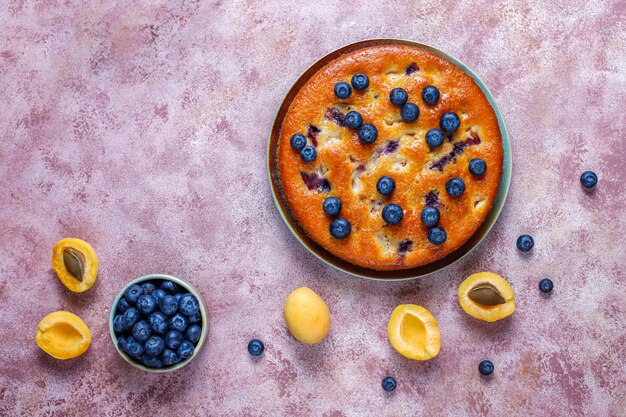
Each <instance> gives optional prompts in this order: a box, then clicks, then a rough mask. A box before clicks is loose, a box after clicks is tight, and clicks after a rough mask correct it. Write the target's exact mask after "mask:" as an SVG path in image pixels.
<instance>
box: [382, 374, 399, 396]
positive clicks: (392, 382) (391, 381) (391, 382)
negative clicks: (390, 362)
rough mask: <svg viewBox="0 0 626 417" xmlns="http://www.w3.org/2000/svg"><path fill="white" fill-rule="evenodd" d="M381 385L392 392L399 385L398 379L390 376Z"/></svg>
mask: <svg viewBox="0 0 626 417" xmlns="http://www.w3.org/2000/svg"><path fill="white" fill-rule="evenodd" d="M380 385H381V386H382V387H383V389H384V390H385V391H387V392H391V391H393V390H395V389H396V386H398V383H397V382H396V379H395V378H394V377H391V376H388V377H385V378H384V379H383V380H382V382H381V384H380Z"/></svg>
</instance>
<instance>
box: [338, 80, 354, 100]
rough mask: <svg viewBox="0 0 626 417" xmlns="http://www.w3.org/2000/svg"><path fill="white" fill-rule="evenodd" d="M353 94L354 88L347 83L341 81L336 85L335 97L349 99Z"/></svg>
mask: <svg viewBox="0 0 626 417" xmlns="http://www.w3.org/2000/svg"><path fill="white" fill-rule="evenodd" d="M350 94H352V87H350V84H348V83H347V82H345V81H339V82H338V83H337V84H335V95H336V96H337V97H339V98H342V99H343V98H348V97H350Z"/></svg>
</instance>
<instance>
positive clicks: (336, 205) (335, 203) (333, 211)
mask: <svg viewBox="0 0 626 417" xmlns="http://www.w3.org/2000/svg"><path fill="white" fill-rule="evenodd" d="M322 208H323V209H324V213H326V214H328V215H329V216H336V215H338V214H339V212H340V211H341V200H340V199H338V198H337V197H328V198H326V199H325V200H324V203H323V204H322Z"/></svg>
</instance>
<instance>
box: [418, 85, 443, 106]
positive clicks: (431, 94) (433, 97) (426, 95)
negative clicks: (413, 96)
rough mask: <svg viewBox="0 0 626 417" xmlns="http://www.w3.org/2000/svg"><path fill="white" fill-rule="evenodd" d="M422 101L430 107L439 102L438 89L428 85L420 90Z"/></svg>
mask: <svg viewBox="0 0 626 417" xmlns="http://www.w3.org/2000/svg"><path fill="white" fill-rule="evenodd" d="M422 99H423V100H424V103H426V104H428V105H429V106H432V105H433V104H437V102H438V101H439V89H438V88H437V87H435V86H434V85H428V86H426V87H424V89H423V90H422Z"/></svg>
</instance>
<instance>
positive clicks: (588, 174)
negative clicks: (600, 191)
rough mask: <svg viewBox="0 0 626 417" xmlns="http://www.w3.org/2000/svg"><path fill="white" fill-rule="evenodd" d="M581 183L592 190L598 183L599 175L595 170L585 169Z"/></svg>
mask: <svg viewBox="0 0 626 417" xmlns="http://www.w3.org/2000/svg"><path fill="white" fill-rule="evenodd" d="M580 183H581V184H582V185H583V187H585V188H586V189H588V190H592V189H593V188H594V187H595V186H596V184H597V183H598V176H597V175H596V173H595V172H593V171H585V172H583V173H582V175H581V176H580Z"/></svg>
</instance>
